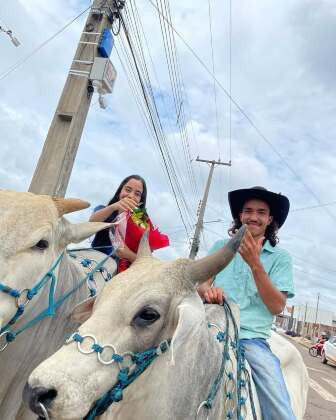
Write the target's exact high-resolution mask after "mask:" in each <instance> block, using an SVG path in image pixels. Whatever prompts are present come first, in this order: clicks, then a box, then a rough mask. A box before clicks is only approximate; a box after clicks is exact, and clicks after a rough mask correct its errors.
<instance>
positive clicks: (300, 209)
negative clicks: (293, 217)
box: [290, 201, 336, 213]
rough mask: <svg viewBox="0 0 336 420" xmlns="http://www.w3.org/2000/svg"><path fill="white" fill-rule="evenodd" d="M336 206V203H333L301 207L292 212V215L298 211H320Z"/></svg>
mask: <svg viewBox="0 0 336 420" xmlns="http://www.w3.org/2000/svg"><path fill="white" fill-rule="evenodd" d="M335 204H336V201H331V202H329V203H321V204H318V205H315V206H308V207H301V208H298V209H293V210H290V212H291V213H294V212H297V211H303V210H312V209H318V208H320V207H328V206H334V205H335Z"/></svg>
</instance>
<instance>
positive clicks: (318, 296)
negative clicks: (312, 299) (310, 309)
mask: <svg viewBox="0 0 336 420" xmlns="http://www.w3.org/2000/svg"><path fill="white" fill-rule="evenodd" d="M319 302H320V293H318V294H317V302H316V312H315V322H314V324H315V328H316V330H315V331H316V333H317V337H318V334H319V329H320V326H318V327H317V314H318V308H319Z"/></svg>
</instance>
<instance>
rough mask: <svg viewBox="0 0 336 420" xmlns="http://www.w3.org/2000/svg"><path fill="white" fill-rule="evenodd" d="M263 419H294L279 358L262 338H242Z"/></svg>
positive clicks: (241, 341)
mask: <svg viewBox="0 0 336 420" xmlns="http://www.w3.org/2000/svg"><path fill="white" fill-rule="evenodd" d="M240 344H241V345H242V347H243V349H244V350H245V358H246V360H247V361H248V362H249V364H250V366H251V371H252V378H253V381H254V383H255V386H256V389H257V394H258V398H259V404H260V408H261V412H262V416H263V419H264V420H295V415H294V413H293V410H292V407H291V402H290V398H289V395H288V391H287V387H286V384H285V381H284V379H283V375H282V371H281V368H280V362H279V359H278V358H277V357H276V356H275V355H274V354H273V353H272V351H271V349H270V346H269V345H268V343H267V341H266V340H264V339H262V338H251V339H242V340H240Z"/></svg>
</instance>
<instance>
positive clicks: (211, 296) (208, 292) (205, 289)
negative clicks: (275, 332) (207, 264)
mask: <svg viewBox="0 0 336 420" xmlns="http://www.w3.org/2000/svg"><path fill="white" fill-rule="evenodd" d="M197 291H198V294H199V295H200V297H201V298H202V299H203V300H205V301H206V302H207V303H218V304H219V305H223V302H224V293H223V289H221V288H220V287H211V286H209V284H208V283H204V284H202V285H201V286H199V287H198V289H197Z"/></svg>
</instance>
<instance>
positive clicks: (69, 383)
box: [29, 257, 308, 420]
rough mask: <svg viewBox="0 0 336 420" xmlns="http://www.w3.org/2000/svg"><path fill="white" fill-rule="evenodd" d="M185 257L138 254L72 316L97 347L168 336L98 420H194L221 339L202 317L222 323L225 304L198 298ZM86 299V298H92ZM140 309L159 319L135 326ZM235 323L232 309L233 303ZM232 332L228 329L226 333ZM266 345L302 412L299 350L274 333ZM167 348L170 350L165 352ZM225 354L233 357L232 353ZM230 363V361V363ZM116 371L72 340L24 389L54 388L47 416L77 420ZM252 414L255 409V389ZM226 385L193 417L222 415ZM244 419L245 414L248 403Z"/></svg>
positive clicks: (137, 345)
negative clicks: (164, 258)
mask: <svg viewBox="0 0 336 420" xmlns="http://www.w3.org/2000/svg"><path fill="white" fill-rule="evenodd" d="M190 264H191V261H190V260H177V261H174V262H161V261H159V260H157V259H155V258H152V257H141V258H138V259H137V260H136V262H135V263H134V264H133V265H132V266H131V267H130V268H129V269H128V270H127V271H125V272H124V273H121V274H120V275H118V276H116V277H115V279H114V281H113V282H111V283H110V284H108V285H107V286H106V287H105V288H104V290H103V291H102V293H101V294H100V296H99V297H98V298H97V299H96V301H95V303H94V304H93V308H92V311H91V309H90V302H86V303H85V304H83V305H82V306H80V307H78V308H77V309H76V310H75V312H74V317H75V318H76V319H77V320H81V321H84V320H85V319H87V318H88V316H89V318H88V319H87V320H86V321H85V322H84V323H83V324H82V325H81V326H80V328H79V332H80V334H82V335H84V334H93V335H95V337H96V338H97V340H98V343H99V344H100V345H104V344H108V343H109V344H113V345H114V346H115V347H116V349H117V352H118V353H119V354H120V353H123V352H125V351H132V352H137V351H144V350H146V349H148V348H150V347H152V346H154V345H157V344H159V343H160V342H161V341H162V340H165V339H168V338H173V342H172V346H171V348H170V351H169V352H167V353H165V354H163V355H161V356H160V357H159V358H157V359H156V360H155V361H154V362H153V364H152V365H151V366H150V367H149V368H148V369H147V370H146V371H145V372H144V373H143V374H142V375H141V376H140V377H139V378H137V379H136V381H135V382H134V383H133V384H131V385H130V386H129V387H128V388H127V389H126V390H125V391H124V398H123V400H122V401H121V402H120V403H117V404H113V405H112V406H111V407H110V408H109V409H108V411H107V412H106V413H105V414H103V415H102V416H101V417H100V418H101V419H104V420H112V419H113V420H133V419H134V418H137V419H139V420H156V419H160V420H172V419H174V420H193V419H195V415H196V412H197V408H198V407H199V404H200V403H201V402H202V401H204V400H205V399H206V397H207V395H208V392H209V389H210V386H211V385H212V383H213V381H214V379H215V377H216V374H217V372H218V369H219V366H220V359H221V352H222V349H223V343H219V342H218V341H217V340H216V339H215V335H216V333H217V332H216V331H215V330H214V329H213V328H212V329H209V328H208V325H207V324H208V321H210V322H214V323H216V324H217V325H218V326H219V327H220V328H222V329H224V328H225V317H224V310H223V308H222V307H220V306H219V305H205V307H206V308H207V309H206V311H205V310H204V306H203V304H202V303H201V300H200V299H199V297H198V295H197V293H196V291H195V284H194V282H193V281H192V280H193V279H191V278H188V275H187V273H188V266H189V265H190ZM91 303H93V300H92V302H91ZM144 307H151V308H154V309H155V310H156V311H158V312H159V314H160V318H159V319H158V320H157V321H156V322H154V323H153V324H151V325H150V326H146V327H142V328H141V327H138V326H136V325H135V324H134V321H133V320H134V317H135V315H136V314H137V313H138V312H139V311H140V310H141V309H142V308H144ZM232 307H233V311H234V313H235V316H236V319H237V322H238V324H239V314H238V309H237V307H236V306H235V305H233V306H232ZM231 332H232V331H231ZM271 345H272V348H273V350H274V351H275V353H277V354H279V355H280V356H281V358H282V363H283V367H284V373H285V377H286V382H287V385H288V388H289V392H290V394H291V398H292V402H293V409H294V412H295V413H296V416H297V418H298V419H302V418H303V413H304V410H305V405H306V394H307V386H308V385H307V384H308V381H307V371H306V368H305V366H304V364H303V361H302V358H301V356H300V355H299V353H298V351H297V350H296V349H295V348H294V347H293V346H292V345H291V344H290V343H288V342H287V341H286V340H284V339H282V338H281V337H280V338H279V337H272V339H271ZM172 353H173V354H172ZM231 358H232V359H233V360H234V356H233V354H232V352H231ZM234 365H235V364H234ZM117 373H118V369H117V367H116V366H114V365H110V366H104V365H102V364H100V363H99V362H98V360H97V355H96V354H95V353H93V354H90V355H83V354H81V353H79V352H78V349H77V343H75V342H72V343H70V344H67V345H65V346H63V347H62V348H61V349H60V350H59V351H58V352H57V353H55V355H53V356H52V357H50V358H49V359H47V360H46V361H45V362H43V363H42V364H41V365H40V366H38V367H37V368H36V369H35V370H34V372H33V373H32V374H31V376H30V378H29V385H30V387H32V388H34V387H44V388H46V389H56V390H57V396H56V398H55V399H54V401H53V402H52V404H51V407H50V408H49V412H50V415H51V418H52V419H57V420H65V419H67V420H70V419H71V420H77V419H82V418H83V417H84V416H85V415H86V414H87V413H88V411H89V409H90V407H91V406H92V404H93V403H94V401H95V400H97V399H98V398H100V397H101V396H102V395H103V394H104V393H105V392H106V391H107V390H108V389H110V388H111V387H112V386H113V385H114V384H115V382H116V379H117ZM254 400H255V402H256V407H257V412H258V418H260V410H259V405H258V401H257V397H256V394H255V390H254ZM224 401H225V384H224V383H223V384H222V386H221V387H220V390H219V393H218V395H217V397H216V400H215V403H214V406H213V408H212V410H211V411H209V412H208V411H207V410H204V409H203V410H202V411H201V413H200V415H199V416H198V418H197V419H198V420H205V419H206V418H207V415H208V416H209V417H208V418H209V420H210V419H216V420H219V419H226V410H225V406H224ZM247 418H248V419H251V418H252V417H251V411H250V408H249V411H248V415H247Z"/></svg>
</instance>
